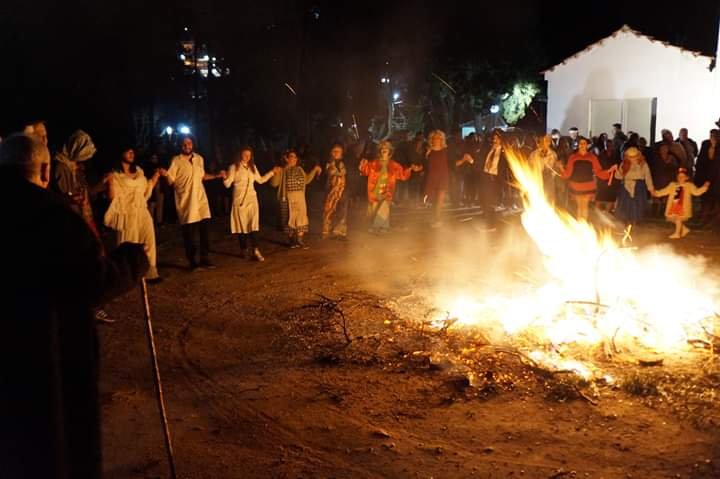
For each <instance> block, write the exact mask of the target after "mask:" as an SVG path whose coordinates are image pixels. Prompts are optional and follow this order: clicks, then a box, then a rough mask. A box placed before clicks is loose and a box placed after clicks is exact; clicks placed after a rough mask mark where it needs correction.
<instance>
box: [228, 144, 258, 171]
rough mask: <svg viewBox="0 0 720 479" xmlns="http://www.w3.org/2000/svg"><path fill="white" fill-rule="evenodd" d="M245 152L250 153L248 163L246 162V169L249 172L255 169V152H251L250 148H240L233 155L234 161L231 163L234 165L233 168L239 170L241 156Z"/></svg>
mask: <svg viewBox="0 0 720 479" xmlns="http://www.w3.org/2000/svg"><path fill="white" fill-rule="evenodd" d="M246 151H249V152H250V161H249V162H248V168H250V171H252V170H254V169H255V152H254V151H253V149H252V147H251V146H241V147H240V149H239V150H237V153H235V161H234V162H233V163H234V164H235V168H240V162H241V161H242V155H243V153H245V152H246Z"/></svg>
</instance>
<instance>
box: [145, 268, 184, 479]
mask: <svg viewBox="0 0 720 479" xmlns="http://www.w3.org/2000/svg"><path fill="white" fill-rule="evenodd" d="M140 290H141V293H142V299H143V305H144V312H145V325H146V326H147V337H148V343H149V344H150V354H151V356H152V367H153V373H154V374H153V378H154V379H155V392H156V393H157V401H158V408H159V409H160V419H161V420H162V425H163V433H164V434H165V450H166V451H167V455H168V463H169V464H170V477H171V478H172V479H176V477H177V476H176V474H175V457H174V456H173V447H172V439H171V438H170V426H169V425H168V420H167V414H166V412H165V400H164V399H163V390H162V381H161V380H160V368H159V367H158V360H157V351H156V350H155V337H154V336H153V329H152V321H151V318H150V301H149V300H148V290H147V283H146V282H145V278H142V280H141V283H140Z"/></svg>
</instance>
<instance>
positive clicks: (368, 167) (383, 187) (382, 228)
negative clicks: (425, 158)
mask: <svg viewBox="0 0 720 479" xmlns="http://www.w3.org/2000/svg"><path fill="white" fill-rule="evenodd" d="M392 153H393V146H392V143H390V142H389V141H381V142H380V144H379V145H378V158H377V159H376V160H372V161H368V160H366V159H363V160H362V161H360V173H362V175H363V176H367V177H368V189H367V192H368V219H369V220H370V225H371V226H370V232H371V233H386V232H387V230H388V229H389V228H390V205H391V204H392V199H393V195H394V194H395V185H396V184H397V182H398V181H405V180H407V179H408V178H410V175H411V174H412V172H413V171H422V166H419V165H412V166H410V167H408V168H403V166H402V165H401V164H400V163H398V162H396V161H393V160H391V159H390V157H391V156H392Z"/></svg>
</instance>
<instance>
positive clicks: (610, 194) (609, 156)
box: [593, 133, 622, 211]
mask: <svg viewBox="0 0 720 479" xmlns="http://www.w3.org/2000/svg"><path fill="white" fill-rule="evenodd" d="M616 144H617V142H616V141H613V140H610V138H608V136H607V134H606V133H601V134H600V136H599V137H598V139H597V141H596V142H595V145H593V153H594V154H595V156H597V157H598V160H599V161H600V166H601V167H602V168H603V169H604V170H606V169H608V168H610V167H611V166H613V165H616V164H617V163H618V162H617V154H616V152H615V149H614V148H615V145H616ZM620 146H622V145H620ZM617 194H618V182H617V181H612V178H611V179H610V181H604V180H600V181H598V182H597V194H596V195H595V204H596V205H597V206H598V208H599V209H601V210H607V211H611V210H612V209H613V207H614V205H615V200H616V199H617Z"/></svg>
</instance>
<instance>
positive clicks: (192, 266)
mask: <svg viewBox="0 0 720 479" xmlns="http://www.w3.org/2000/svg"><path fill="white" fill-rule="evenodd" d="M188 269H190V271H199V270H200V265H199V264H197V263H196V262H195V261H191V262H190V263H189V265H188Z"/></svg>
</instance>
